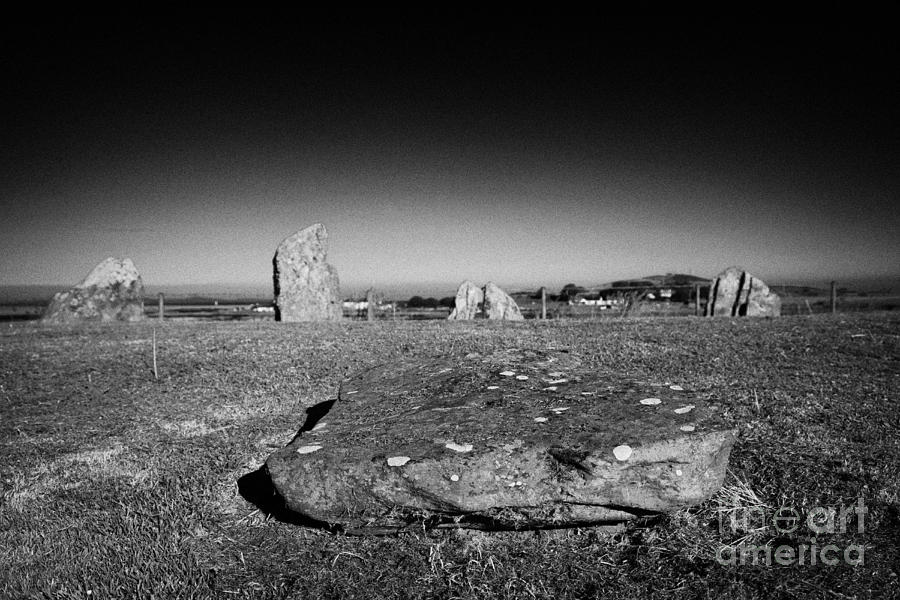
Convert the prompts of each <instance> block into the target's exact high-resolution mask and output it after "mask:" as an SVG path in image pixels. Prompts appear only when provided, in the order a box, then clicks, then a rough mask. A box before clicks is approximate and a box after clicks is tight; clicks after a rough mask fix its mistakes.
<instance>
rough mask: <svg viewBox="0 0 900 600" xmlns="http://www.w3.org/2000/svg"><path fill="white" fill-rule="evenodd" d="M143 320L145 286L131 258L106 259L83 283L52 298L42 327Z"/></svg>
mask: <svg viewBox="0 0 900 600" xmlns="http://www.w3.org/2000/svg"><path fill="white" fill-rule="evenodd" d="M143 318H144V284H143V282H142V281H141V275H140V273H138V270H137V269H136V268H135V266H134V263H133V262H131V259H130V258H107V259H106V260H104V261H102V262H101V263H100V264H98V265H97V266H96V267H94V269H93V270H92V271H91V272H90V273H89V274H88V276H87V277H85V278H84V280H83V281H82V282H81V283H79V284H78V285H76V286H75V287H73V288H72V289H70V290H69V291H67V292H60V293H58V294H56V295H55V296H54V297H53V300H52V301H51V302H50V306H48V307H47V310H46V311H45V312H44V316H43V317H42V319H41V320H42V321H44V322H45V323H77V322H81V321H140V320H141V319H143Z"/></svg>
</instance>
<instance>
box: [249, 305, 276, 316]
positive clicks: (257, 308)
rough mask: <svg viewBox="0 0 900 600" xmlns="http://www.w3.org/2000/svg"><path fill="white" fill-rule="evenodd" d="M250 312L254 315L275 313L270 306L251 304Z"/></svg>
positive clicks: (273, 308)
mask: <svg viewBox="0 0 900 600" xmlns="http://www.w3.org/2000/svg"><path fill="white" fill-rule="evenodd" d="M250 312H255V313H273V314H274V313H275V307H274V306H272V305H271V304H253V305H251V306H250Z"/></svg>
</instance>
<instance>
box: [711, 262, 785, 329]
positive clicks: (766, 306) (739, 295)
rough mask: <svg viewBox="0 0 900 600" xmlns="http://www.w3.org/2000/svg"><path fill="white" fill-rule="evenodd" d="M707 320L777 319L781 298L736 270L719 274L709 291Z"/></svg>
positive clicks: (732, 268) (727, 270) (751, 277)
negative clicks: (730, 318) (731, 318)
mask: <svg viewBox="0 0 900 600" xmlns="http://www.w3.org/2000/svg"><path fill="white" fill-rule="evenodd" d="M705 314H706V316H707V317H777V316H780V315H781V298H779V297H778V294H775V293H774V292H772V291H770V290H769V286H767V285H766V284H765V283H763V281H762V280H761V279H757V278H756V277H754V276H753V275H751V274H750V273H748V272H747V271H744V270H743V269H741V268H739V267H729V268H727V269H725V270H724V271H722V272H721V273H719V275H718V276H717V277H716V278H715V280H714V281H713V283H712V285H711V286H710V288H709V300H708V301H707V303H706V313H705Z"/></svg>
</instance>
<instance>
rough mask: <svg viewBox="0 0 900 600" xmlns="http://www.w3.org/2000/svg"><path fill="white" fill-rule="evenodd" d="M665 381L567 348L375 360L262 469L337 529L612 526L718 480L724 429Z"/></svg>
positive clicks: (711, 487)
mask: <svg viewBox="0 0 900 600" xmlns="http://www.w3.org/2000/svg"><path fill="white" fill-rule="evenodd" d="M669 385H670V384H669V383H665V384H664V382H640V381H633V380H628V379H624V378H621V377H618V376H616V375H612V374H605V373H601V372H598V371H597V370H596V369H595V368H592V367H591V366H589V365H585V364H584V363H583V361H582V359H581V358H580V357H578V356H576V355H573V354H571V353H568V352H529V351H525V352H520V351H508V352H499V353H496V354H493V355H490V356H487V357H482V356H478V355H474V354H470V355H467V357H466V358H458V359H454V360H449V359H448V360H436V361H424V362H423V361H406V362H401V363H397V364H392V365H385V366H381V367H377V368H374V369H371V370H369V371H366V372H364V373H361V374H360V375H357V376H356V377H352V378H350V379H348V380H345V381H344V382H343V383H342V385H341V390H340V394H339V398H338V400H337V401H336V402H334V405H333V406H332V407H331V408H330V411H328V412H326V413H325V414H324V415H321V414H318V415H317V416H316V417H315V418H311V419H310V421H309V422H308V423H307V424H306V425H305V426H304V428H303V430H301V433H300V434H299V435H298V436H297V437H296V438H295V439H294V440H293V441H292V442H291V443H290V444H289V445H288V446H287V447H285V448H284V449H282V450H279V451H278V452H275V453H273V454H272V455H271V456H270V457H269V459H268V460H267V462H266V468H267V470H268V473H269V476H270V477H271V481H272V484H273V485H274V488H275V490H276V491H277V493H278V494H280V496H281V497H282V498H283V499H284V502H285V505H286V506H287V507H288V508H289V509H290V510H292V511H294V512H296V513H300V514H302V515H304V516H305V517H307V518H310V519H315V520H317V521H320V522H324V523H328V524H332V525H337V526H340V527H342V528H344V529H345V530H354V531H355V530H368V531H373V532H378V531H384V532H389V531H397V530H403V529H404V528H407V527H409V526H411V525H412V526H419V527H421V526H422V525H423V524H424V525H425V526H431V527H469V528H475V529H479V528H480V529H512V530H516V529H534V528H560V527H580V526H593V525H609V524H614V523H621V522H624V521H628V520H631V519H635V518H638V517H641V516H645V515H650V514H655V513H660V512H666V511H672V510H677V509H679V508H683V507H686V506H690V505H693V504H697V503H699V502H702V501H704V500H706V499H707V498H709V497H710V496H711V495H712V494H713V493H715V491H716V490H718V489H719V487H720V486H721V485H722V481H723V479H724V477H725V471H726V466H727V463H728V456H729V453H730V450H731V446H732V444H733V441H734V435H733V433H732V432H731V431H729V430H724V429H722V428H719V427H716V424H715V419H714V418H713V417H712V416H711V413H710V412H709V411H708V409H707V407H706V405H705V403H704V402H703V401H702V400H701V399H698V398H697V397H696V396H695V395H694V394H692V393H691V392H690V391H685V390H684V389H683V387H686V385H685V384H684V383H683V382H682V385H681V386H679V385H674V384H672V387H669ZM314 412H315V411H314ZM321 412H324V410H323V411H320V413H321Z"/></svg>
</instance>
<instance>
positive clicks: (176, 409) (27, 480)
mask: <svg viewBox="0 0 900 600" xmlns="http://www.w3.org/2000/svg"><path fill="white" fill-rule="evenodd" d="M154 328H155V329H156V363H157V364H156V367H157V373H158V379H156V378H154V373H153V345H152V343H153V329H154ZM512 347H517V348H524V349H528V348H534V349H545V348H551V347H553V348H570V349H573V350H576V351H578V352H581V353H582V354H584V355H585V356H587V357H588V359H589V360H590V361H593V363H594V364H595V366H596V368H598V369H610V370H616V371H618V372H622V373H625V374H626V375H629V376H634V377H639V378H642V379H644V380H647V381H677V382H681V383H687V384H688V385H689V386H690V389H692V390H695V393H696V394H697V395H698V396H699V397H702V398H704V399H706V400H708V401H710V402H712V403H714V404H717V405H718V406H720V411H721V417H722V419H723V420H724V421H725V422H726V424H728V425H731V426H733V427H735V428H737V429H738V430H739V432H740V436H739V440H738V443H737V445H736V447H735V450H734V453H733V455H732V461H731V469H732V474H731V475H729V478H728V480H727V482H726V486H725V487H723V489H722V490H721V491H720V492H719V493H718V494H717V495H716V496H715V497H714V498H712V499H710V500H709V501H708V502H706V503H704V504H703V505H701V506H698V507H693V508H689V509H684V510H681V511H678V512H676V513H674V514H671V515H666V516H664V517H661V518H657V519H655V520H652V521H645V522H640V523H633V524H631V525H629V526H628V527H627V528H625V530H624V531H621V532H618V533H613V534H609V533H605V532H601V531H597V530H591V529H577V530H570V531H556V532H512V533H487V532H454V531H439V530H436V531H424V530H422V531H416V532H412V533H407V534H403V535H400V536H393V537H391V536H389V537H375V538H373V537H352V536H344V535H333V534H329V533H326V532H323V531H321V530H315V529H307V528H303V527H298V526H296V525H290V524H288V523H283V522H279V521H277V520H274V519H272V518H267V517H266V516H265V515H264V514H263V513H261V512H260V511H259V510H258V509H257V508H256V507H255V506H253V505H252V504H249V503H248V502H247V501H246V500H244V499H243V498H242V497H241V496H240V495H239V494H238V492H237V486H236V481H237V479H238V478H239V477H241V476H242V475H245V474H247V473H249V472H251V471H253V470H255V469H256V468H258V467H259V466H260V464H261V462H262V460H264V458H265V456H266V455H267V454H268V453H269V452H271V451H272V450H273V449H274V448H275V447H279V446H281V445H282V444H284V443H286V442H287V441H288V440H289V439H290V438H291V437H292V435H293V433H294V432H295V431H296V430H297V428H298V427H299V426H300V425H301V424H302V422H303V420H304V418H305V413H304V409H305V408H306V407H308V406H311V405H313V404H316V403H318V402H321V401H323V400H328V399H331V398H333V397H334V395H335V393H336V391H337V386H338V383H339V381H340V379H341V378H342V377H344V376H345V375H347V374H349V373H352V372H355V371H357V370H359V369H361V368H364V367H366V366H369V365H373V364H377V363H381V362H387V361H390V360H392V359H394V358H396V357H398V356H421V357H429V356H434V355H446V354H456V353H458V354H462V355H464V354H466V353H469V352H480V353H487V352H491V351H493V350H497V349H503V348H512ZM0 369H2V370H0V417H2V418H0V488H2V495H0V564H2V565H3V566H4V568H2V569H0V596H2V597H51V598H53V597H60V598H75V597H78V598H86V597H150V596H151V595H152V596H154V597H160V598H169V597H203V598H206V597H210V598H211V597H228V598H234V597H238V598H240V597H253V598H316V597H345V598H351V597H360V598H363V597H364V598H379V597H381V598H396V597H441V598H453V597H457V598H495V597H500V598H531V597H536V598H551V597H552V598H585V597H615V598H617V599H624V598H643V597H648V596H653V597H660V598H662V597H666V598H669V597H672V598H696V597H735V598H770V597H785V598H787V597H798V596H807V597H821V596H823V595H825V594H828V595H832V596H834V595H837V596H838V597H860V598H864V597H873V596H884V595H890V594H891V593H893V592H894V591H896V590H897V589H898V578H897V566H896V565H897V564H900V550H898V542H897V540H898V539H900V500H898V494H900V492H898V490H900V437H898V436H897V431H898V430H900V412H898V411H897V410H896V392H897V389H900V386H898V385H897V384H898V378H900V318H898V317H896V316H892V315H890V314H886V313H885V314H873V315H859V316H852V317H847V316H841V317H839V318H830V317H815V318H809V317H803V318H783V319H780V320H775V321H739V320H736V321H731V320H727V319H726V320H716V321H711V320H702V319H691V318H684V319H681V318H673V319H665V320H642V319H635V320H618V321H605V322H597V323H585V322H581V323H577V322H576V323H534V322H529V323H522V324H516V325H510V324H505V325H504V324H492V323H427V322H419V323H416V322H410V323H375V324H365V323H350V324H343V325H279V324H275V323H259V322H256V323H233V324H222V323H177V324H166V325H164V326H161V327H160V326H158V325H155V324H154V325H152V326H151V325H150V324H146V325H134V326H109V327H83V328H65V327H61V328H42V327H39V326H34V325H17V326H14V327H11V328H4V329H3V330H2V331H0ZM857 498H862V499H863V500H864V501H865V505H866V507H867V509H868V510H869V513H868V514H867V515H866V527H865V530H864V531H862V532H859V531H857V530H856V529H851V530H848V531H846V532H843V533H835V534H828V535H826V536H819V537H820V538H821V539H825V540H828V541H830V542H832V543H834V544H836V545H838V546H841V547H844V546H846V545H847V544H862V545H864V546H865V548H866V561H865V565H864V567H851V566H846V565H838V566H822V565H817V566H815V567H812V566H809V565H804V566H800V565H794V566H787V567H784V566H773V567H763V566H728V565H723V564H721V562H720V561H719V560H717V555H721V553H722V549H723V548H737V547H738V546H739V545H741V544H751V543H752V544H757V545H766V544H769V545H771V546H773V547H777V546H778V545H784V544H793V545H798V544H802V543H808V542H809V539H810V537H811V536H810V535H808V534H809V531H808V530H805V529H801V530H799V531H797V532H794V533H790V534H784V533H782V532H779V531H776V530H775V528H774V527H772V525H771V524H766V523H765V522H757V521H754V520H752V519H751V520H748V521H747V524H746V526H745V525H744V523H743V521H742V520H741V519H740V518H738V517H740V516H741V515H742V514H744V513H746V512H747V511H751V512H752V511H754V510H758V511H766V512H767V513H771V512H772V511H777V510H778V509H779V508H781V507H797V508H799V509H801V510H805V511H809V510H811V509H812V508H813V507H816V506H842V505H850V504H853V503H854V502H856V499H857ZM733 516H734V517H735V519H734V523H732V517H733ZM722 522H724V523H726V524H728V526H727V527H723V526H722V525H721V523H722ZM823 590H824V591H823ZM88 591H90V595H88Z"/></svg>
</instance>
